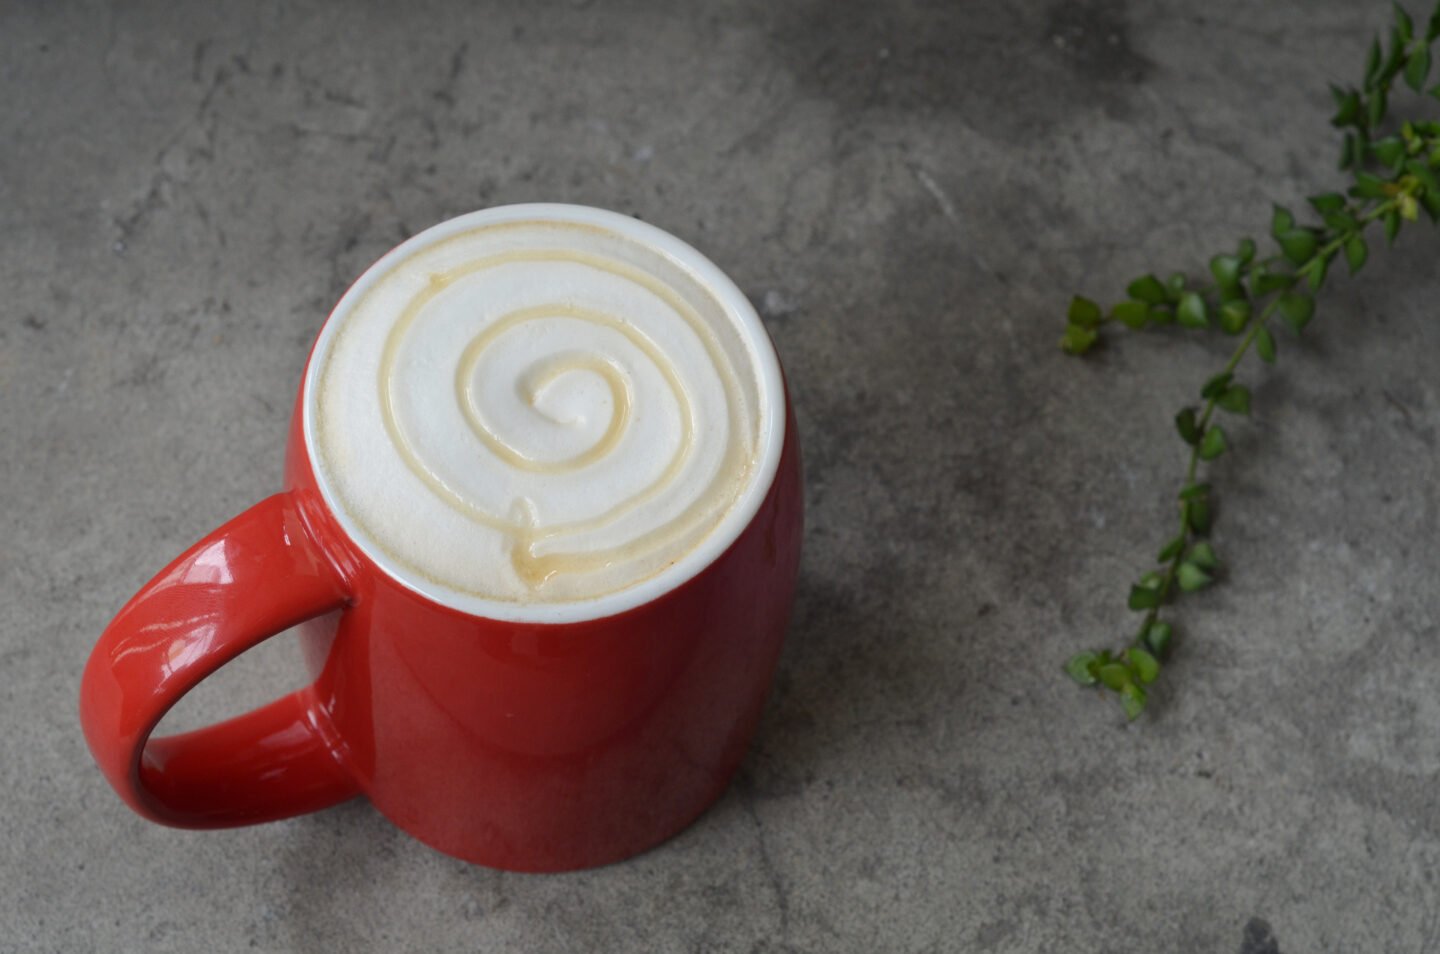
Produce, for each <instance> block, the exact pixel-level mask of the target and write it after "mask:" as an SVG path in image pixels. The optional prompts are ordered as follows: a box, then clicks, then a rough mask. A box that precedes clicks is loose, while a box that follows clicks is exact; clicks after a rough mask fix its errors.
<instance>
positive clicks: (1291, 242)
mask: <svg viewBox="0 0 1440 954" xmlns="http://www.w3.org/2000/svg"><path fill="white" fill-rule="evenodd" d="M1276 238H1277V240H1278V241H1279V243H1280V249H1281V251H1283V252H1284V253H1285V257H1286V258H1287V259H1289V260H1290V264H1292V265H1302V264H1304V263H1305V262H1307V261H1309V260H1310V256H1312V255H1314V254H1315V246H1316V239H1315V233H1314V232H1312V231H1310V230H1309V229H1291V230H1290V231H1288V232H1282V233H1281V234H1280V235H1278V236H1277V237H1276Z"/></svg>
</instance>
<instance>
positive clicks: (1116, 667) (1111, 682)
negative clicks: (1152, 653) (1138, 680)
mask: <svg viewBox="0 0 1440 954" xmlns="http://www.w3.org/2000/svg"><path fill="white" fill-rule="evenodd" d="M1095 676H1096V677H1097V678H1098V679H1099V680H1100V681H1101V682H1103V683H1104V684H1105V685H1106V686H1108V687H1109V688H1111V689H1114V690H1115V691H1116V692H1119V691H1121V690H1122V689H1124V688H1125V687H1126V686H1128V685H1130V668H1129V667H1128V666H1125V665H1122V664H1121V663H1106V664H1105V665H1103V666H1100V667H1098V668H1097V669H1096V670H1095Z"/></svg>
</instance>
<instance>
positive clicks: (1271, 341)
mask: <svg viewBox="0 0 1440 954" xmlns="http://www.w3.org/2000/svg"><path fill="white" fill-rule="evenodd" d="M1255 353H1256V354H1258V355H1259V356H1260V360H1261V361H1264V362H1265V363H1266V364H1274V363H1275V336H1274V335H1272V334H1271V333H1270V329H1269V328H1259V329H1257V330H1256V331H1255Z"/></svg>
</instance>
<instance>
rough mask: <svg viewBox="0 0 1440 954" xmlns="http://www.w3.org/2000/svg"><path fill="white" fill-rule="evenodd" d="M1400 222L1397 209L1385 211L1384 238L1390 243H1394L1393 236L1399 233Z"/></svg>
mask: <svg viewBox="0 0 1440 954" xmlns="http://www.w3.org/2000/svg"><path fill="white" fill-rule="evenodd" d="M1400 224H1401V223H1400V212H1399V210H1398V209H1391V210H1390V211H1389V212H1386V213H1385V240H1386V241H1388V242H1389V243H1390V244H1391V245H1394V244H1395V238H1396V236H1398V235H1399V234H1400Z"/></svg>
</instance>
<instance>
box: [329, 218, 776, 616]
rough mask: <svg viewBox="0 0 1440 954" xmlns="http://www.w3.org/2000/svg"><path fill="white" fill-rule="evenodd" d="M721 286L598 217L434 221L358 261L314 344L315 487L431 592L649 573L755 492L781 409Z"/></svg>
mask: <svg viewBox="0 0 1440 954" xmlns="http://www.w3.org/2000/svg"><path fill="white" fill-rule="evenodd" d="M667 242H668V245H667V244H665V243H667ZM677 249H679V250H680V251H681V254H676V250H677ZM688 258H693V259H694V261H691V260H688ZM697 262H698V265H697ZM717 281H718V282H724V283H725V284H726V285H727V286H728V291H726V290H724V289H720V290H717V287H716V283H717ZM736 296H738V292H735V290H734V287H733V285H728V282H725V280H724V279H723V277H722V276H719V274H718V272H717V271H715V270H714V267H713V266H711V265H709V263H708V262H705V261H704V260H703V259H700V258H699V255H698V253H695V252H694V251H693V250H691V249H689V248H688V247H687V246H683V245H681V244H680V243H679V242H678V241H676V240H674V239H672V238H670V237H669V236H665V235H664V234H663V233H659V232H658V231H656V230H653V229H650V228H649V227H648V226H644V225H641V224H639V223H635V222H633V221H632V220H628V219H625V218H623V217H620V216H617V215H614V214H612V213H600V212H597V211H595V210H577V209H575V208H573V207H563V206H559V207H557V206H534V207H511V208H510V209H498V210H492V211H491V213H481V214H479V215H476V216H469V217H466V218H464V219H460V220H456V221H455V222H452V223H447V224H446V225H443V226H439V227H437V228H436V229H434V230H432V231H431V232H430V233H426V234H425V235H422V236H420V237H418V238H417V239H415V240H412V241H411V242H410V243H407V244H406V245H403V246H401V247H400V248H399V249H397V250H396V251H395V252H392V253H391V254H390V255H389V256H387V257H386V258H384V259H382V260H381V261H380V262H379V263H378V264H377V265H376V266H375V267H374V268H373V269H372V270H371V271H370V272H369V273H367V274H366V276H365V277H364V278H362V279H361V281H360V282H358V283H357V285H356V287H355V288H354V289H352V290H351V291H350V292H349V293H348V294H347V295H346V297H345V299H343V300H342V302H341V304H340V305H339V306H338V307H337V309H336V313H335V315H334V316H333V317H332V318H331V321H330V326H327V328H326V330H325V333H324V334H322V336H321V339H320V343H319V345H317V352H316V355H315V358H314V360H313V361H312V367H311V370H310V374H311V376H312V378H313V380H311V381H308V382H307V389H306V395H307V397H306V415H307V420H306V423H307V434H308V440H309V441H310V447H311V456H312V459H313V460H314V462H315V466H316V469H317V471H318V473H319V476H320V479H321V484H322V487H323V488H324V489H325V491H326V495H327V498H329V500H330V503H331V505H332V507H333V508H334V509H335V510H336V511H337V513H339V514H340V515H341V517H342V519H343V520H344V521H345V522H346V523H347V524H348V525H349V529H350V530H351V532H352V534H353V535H354V536H355V537H356V538H357V541H358V542H359V543H360V544H361V546H362V547H364V548H365V549H366V550H368V551H370V552H371V553H372V555H376V556H382V555H383V561H384V564H385V565H387V567H388V568H389V569H391V570H392V572H394V573H395V574H396V575H398V576H400V577H401V578H402V581H403V582H407V583H411V584H412V585H415V586H416V587H417V588H420V589H422V590H425V591H427V592H432V593H435V594H438V595H439V596H440V598H442V599H446V598H447V597H454V596H458V597H459V598H460V599H462V600H463V599H464V598H466V597H473V598H478V599H480V600H486V601H496V602H499V603H502V604H503V603H508V604H517V605H527V604H549V603H567V602H575V601H583V600H590V599H594V598H597V597H603V596H605V595H606V594H612V593H617V592H619V591H623V590H625V589H627V588H629V587H633V586H635V585H637V584H639V583H641V582H643V581H646V580H649V579H652V578H654V577H656V576H657V575H660V574H664V573H665V572H666V571H667V569H668V568H672V567H674V566H675V565H676V564H677V563H681V562H683V561H684V559H685V558H686V556H687V554H692V553H693V552H694V551H696V549H697V547H701V546H702V545H703V544H704V543H705V541H706V540H707V539H709V538H711V536H712V535H714V534H716V533H717V529H720V530H723V529H725V527H724V525H725V524H726V523H727V520H726V518H727V515H728V516H732V517H733V513H732V512H733V511H734V510H735V509H736V507H737V502H739V501H741V499H742V497H744V496H745V495H746V492H747V490H749V491H752V494H751V495H752V496H753V487H752V485H753V484H754V483H755V481H756V479H757V470H758V469H759V464H760V462H761V460H762V458H763V457H764V455H765V453H767V450H766V447H767V445H768V444H771V443H773V440H772V438H773V434H772V433H771V431H773V430H774V428H776V427H779V426H783V421H782V422H777V421H775V420H772V418H773V417H775V414H774V412H773V407H774V406H776V405H777V404H778V403H779V400H780V399H779V396H778V395H776V394H773V393H770V391H771V390H773V387H774V381H773V380H772V378H773V377H774V376H773V375H772V376H770V377H768V378H767V376H766V374H765V373H763V372H764V371H765V370H766V366H767V364H773V361H774V358H773V354H771V353H770V352H769V350H768V349H769V347H770V346H769V343H768V341H767V340H764V334H763V331H761V330H760V329H759V326H758V323H757V322H756V320H755V318H754V313H753V311H749V309H748V306H744V308H743V309H742V308H738V307H737V305H736ZM746 311H748V317H747V316H746V315H745V314H744V312H746ZM331 326H333V327H331ZM757 365H758V366H759V367H757ZM767 409H768V410H767ZM734 522H735V521H734V520H733V519H732V520H730V521H729V523H730V524H733V523H734ZM446 601H447V602H454V600H453V599H447V600H446Z"/></svg>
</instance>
